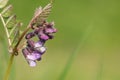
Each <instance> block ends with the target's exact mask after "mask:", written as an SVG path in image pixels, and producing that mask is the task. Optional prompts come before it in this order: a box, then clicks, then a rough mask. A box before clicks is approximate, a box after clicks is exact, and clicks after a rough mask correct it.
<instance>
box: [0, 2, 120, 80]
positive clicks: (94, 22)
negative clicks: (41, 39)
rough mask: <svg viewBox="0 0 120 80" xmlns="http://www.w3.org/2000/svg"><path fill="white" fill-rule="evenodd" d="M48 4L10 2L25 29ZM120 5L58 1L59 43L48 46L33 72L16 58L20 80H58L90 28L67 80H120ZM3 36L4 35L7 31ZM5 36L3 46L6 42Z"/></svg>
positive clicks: (55, 5)
mask: <svg viewBox="0 0 120 80" xmlns="http://www.w3.org/2000/svg"><path fill="white" fill-rule="evenodd" d="M48 2H49V0H11V1H10V3H12V4H13V6H14V9H15V10H14V12H15V13H16V14H17V16H18V18H19V19H20V20H21V21H23V22H24V26H25V27H26V25H27V24H28V22H29V20H30V19H31V18H32V16H33V13H34V10H35V8H37V7H38V6H45V5H46V4H47V3H48ZM119 4H120V1H119V0H99V1H98V0H55V1H54V3H53V8H52V13H51V14H50V17H49V20H50V21H51V20H53V21H55V24H56V25H55V26H56V28H57V29H58V33H57V34H56V35H55V39H53V40H51V41H49V42H48V43H47V45H46V46H47V47H48V51H47V52H46V54H45V55H44V56H43V57H44V58H43V60H42V61H41V62H39V63H38V66H37V67H36V68H30V67H29V66H28V65H27V64H26V61H25V60H24V57H23V56H22V55H21V54H20V55H19V56H17V57H16V58H15V61H14V64H16V65H15V66H16V67H15V69H16V70H15V71H16V72H15V73H16V75H15V78H16V80H58V79H59V77H60V75H61V73H62V72H63V70H64V67H65V65H66V63H67V61H68V59H69V57H70V55H71V54H72V53H73V52H74V50H75V48H76V46H77V44H78V43H80V42H81V41H82V40H83V39H82V38H83V37H84V36H85V34H86V29H88V28H89V27H91V28H90V29H89V30H87V31H88V32H89V31H90V34H89V35H88V36H87V38H86V39H85V40H84V43H81V44H80V45H81V48H80V49H79V52H78V54H77V55H76V58H75V60H74V61H73V63H72V65H71V68H70V69H69V72H68V74H67V76H66V78H65V80H120V76H119V75H120V69H119V67H120V62H119V61H120V58H119V56H120V37H119V35H120V10H119V9H120V5H119ZM25 27H23V28H22V29H24V28H25ZM0 28H2V25H1V24H0ZM0 32H1V33H2V34H4V31H3V29H0ZM2 34H0V41H1V42H2V41H3V40H4V39H3V35H2ZM1 38H2V39H1ZM0 45H1V46H2V44H0ZM0 50H1V48H0ZM1 51H2V52H3V50H1ZM2 52H1V54H3V53H2ZM1 54H0V56H1ZM6 54H7V53H6ZM3 62H4V61H3ZM11 73H12V72H11ZM22 73H24V74H22Z"/></svg>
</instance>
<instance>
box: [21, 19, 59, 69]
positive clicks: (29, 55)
mask: <svg viewBox="0 0 120 80" xmlns="http://www.w3.org/2000/svg"><path fill="white" fill-rule="evenodd" d="M31 29H32V32H29V33H28V34H26V36H25V38H26V40H27V45H26V47H25V48H24V49H23V50H22V53H23V55H24V57H25V59H26V60H27V62H28V64H29V65H30V66H31V67H34V66H36V61H40V60H41V57H42V55H43V54H44V53H45V52H46V47H45V46H44V45H45V42H46V41H47V40H49V39H53V37H54V35H53V33H56V32H57V30H56V28H54V22H51V23H48V22H46V21H45V22H44V23H43V24H41V25H40V26H37V27H36V28H33V27H32V26H31ZM33 37H37V38H38V40H37V41H35V40H34V39H33Z"/></svg>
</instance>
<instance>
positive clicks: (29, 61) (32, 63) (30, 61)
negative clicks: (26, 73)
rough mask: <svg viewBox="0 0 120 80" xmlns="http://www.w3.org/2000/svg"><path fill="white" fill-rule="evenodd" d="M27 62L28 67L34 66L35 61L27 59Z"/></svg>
mask: <svg viewBox="0 0 120 80" xmlns="http://www.w3.org/2000/svg"><path fill="white" fill-rule="evenodd" d="M28 64H29V65H30V67H35V66H36V62H35V61H33V60H28Z"/></svg>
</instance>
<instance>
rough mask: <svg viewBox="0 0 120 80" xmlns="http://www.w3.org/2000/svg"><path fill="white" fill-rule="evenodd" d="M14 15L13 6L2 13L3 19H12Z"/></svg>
mask: <svg viewBox="0 0 120 80" xmlns="http://www.w3.org/2000/svg"><path fill="white" fill-rule="evenodd" d="M12 13H13V6H12V5H9V6H7V7H5V8H4V9H3V11H2V12H1V14H2V16H3V17H10V16H11V15H12Z"/></svg>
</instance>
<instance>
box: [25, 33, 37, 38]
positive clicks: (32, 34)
mask: <svg viewBox="0 0 120 80" xmlns="http://www.w3.org/2000/svg"><path fill="white" fill-rule="evenodd" d="M34 36H35V34H34V33H33V32H30V33H28V34H26V36H25V38H26V39H30V38H32V37H34Z"/></svg>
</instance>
